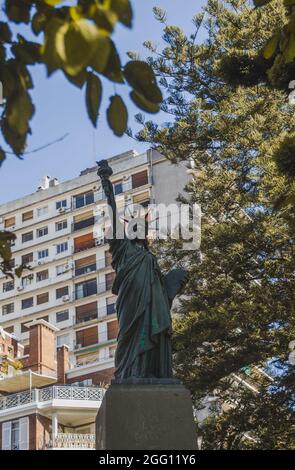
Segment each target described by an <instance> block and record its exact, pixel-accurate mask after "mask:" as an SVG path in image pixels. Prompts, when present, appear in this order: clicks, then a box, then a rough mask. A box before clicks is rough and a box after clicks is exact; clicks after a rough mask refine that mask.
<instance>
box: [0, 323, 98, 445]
mask: <svg viewBox="0 0 295 470" xmlns="http://www.w3.org/2000/svg"><path fill="white" fill-rule="evenodd" d="M26 327H27V329H28V332H29V344H28V347H27V349H28V351H27V353H26V354H25V352H24V347H23V345H21V343H20V342H18V341H17V340H16V339H15V337H14V335H11V334H9V333H7V332H6V331H5V330H3V329H2V328H1V329H0V449H2V450H54V449H64V450H66V449H72V450H73V449H76V450H85V449H87V450H94V449H95V418H96V415H97V412H98V409H99V407H100V405H101V402H102V399H103V395H104V391H105V390H104V389H103V388H101V387H98V386H91V387H87V386H79V385H75V386H73V385H68V384H67V371H68V369H69V348H68V347H67V346H66V345H63V346H61V347H58V348H57V349H56V344H55V336H56V334H57V333H58V328H56V327H55V326H54V325H51V324H50V323H48V322H46V321H45V320H35V321H32V322H30V323H28V324H26Z"/></svg>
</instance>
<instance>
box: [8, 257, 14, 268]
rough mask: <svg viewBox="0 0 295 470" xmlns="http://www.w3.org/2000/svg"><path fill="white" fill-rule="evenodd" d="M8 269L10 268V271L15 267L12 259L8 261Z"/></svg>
mask: <svg viewBox="0 0 295 470" xmlns="http://www.w3.org/2000/svg"><path fill="white" fill-rule="evenodd" d="M9 267H10V269H13V268H14V267H15V259H14V258H13V259H11V260H10V261H9Z"/></svg>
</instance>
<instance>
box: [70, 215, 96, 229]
mask: <svg viewBox="0 0 295 470" xmlns="http://www.w3.org/2000/svg"><path fill="white" fill-rule="evenodd" d="M94 222H95V218H94V217H90V218H89V219H85V220H80V222H74V223H73V224H72V232H77V230H82V229H83V228H87V227H91V225H94Z"/></svg>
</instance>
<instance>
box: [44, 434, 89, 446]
mask: <svg viewBox="0 0 295 470" xmlns="http://www.w3.org/2000/svg"><path fill="white" fill-rule="evenodd" d="M45 449H72V450H74V449H77V450H81V449H87V450H94V449H95V434H67V433H59V434H57V435H56V436H55V437H51V439H50V441H49V442H48V443H47V444H45Z"/></svg>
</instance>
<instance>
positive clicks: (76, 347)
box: [74, 344, 82, 349]
mask: <svg viewBox="0 0 295 470" xmlns="http://www.w3.org/2000/svg"><path fill="white" fill-rule="evenodd" d="M74 348H75V349H80V348H82V344H75V346H74Z"/></svg>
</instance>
